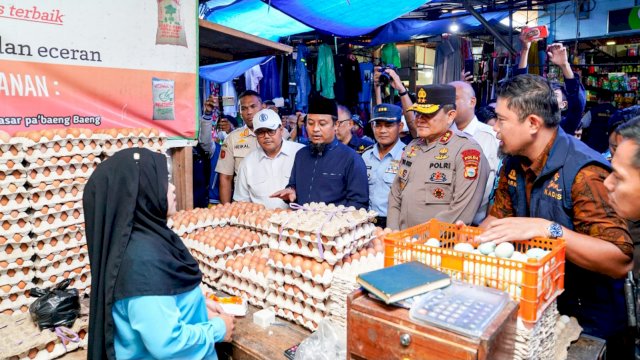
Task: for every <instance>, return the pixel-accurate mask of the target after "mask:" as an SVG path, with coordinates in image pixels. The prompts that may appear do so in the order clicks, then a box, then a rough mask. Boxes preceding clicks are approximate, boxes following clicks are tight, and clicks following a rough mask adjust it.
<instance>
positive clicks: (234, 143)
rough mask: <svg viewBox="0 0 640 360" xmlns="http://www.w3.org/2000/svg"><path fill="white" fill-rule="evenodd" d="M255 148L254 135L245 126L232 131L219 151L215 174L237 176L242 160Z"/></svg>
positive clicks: (256, 143) (255, 139)
mask: <svg viewBox="0 0 640 360" xmlns="http://www.w3.org/2000/svg"><path fill="white" fill-rule="evenodd" d="M257 148H258V140H257V138H256V135H255V134H254V133H253V131H251V130H250V129H249V128H248V127H247V126H246V125H245V126H243V127H241V128H238V129H236V130H234V131H232V132H231V134H229V136H227V138H226V139H225V140H224V143H223V144H222V148H221V149H220V157H219V159H218V164H217V165H216V172H218V173H220V174H224V175H238V169H239V168H240V162H241V161H242V159H244V158H245V157H246V156H247V155H249V153H251V152H252V151H253V150H255V149H257Z"/></svg>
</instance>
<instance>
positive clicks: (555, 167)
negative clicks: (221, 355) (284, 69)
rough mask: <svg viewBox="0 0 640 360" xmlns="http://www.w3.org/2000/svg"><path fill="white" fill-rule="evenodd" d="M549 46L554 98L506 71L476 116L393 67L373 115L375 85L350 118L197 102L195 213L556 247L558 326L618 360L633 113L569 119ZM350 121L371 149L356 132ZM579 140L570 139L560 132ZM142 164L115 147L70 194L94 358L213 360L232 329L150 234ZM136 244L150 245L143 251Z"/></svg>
mask: <svg viewBox="0 0 640 360" xmlns="http://www.w3.org/2000/svg"><path fill="white" fill-rule="evenodd" d="M522 51H523V52H522V54H523V55H526V52H527V51H528V46H526V41H525V46H523V50H522ZM548 51H549V59H550V61H551V62H552V63H553V64H555V65H556V66H558V67H559V68H560V69H561V70H562V72H563V74H564V78H565V82H564V85H559V84H557V83H554V82H551V81H549V80H547V79H546V78H544V77H541V76H538V75H531V74H527V64H526V61H525V60H523V61H521V62H520V63H519V67H518V70H517V71H516V75H515V76H513V77H511V78H508V79H505V80H504V81H502V83H501V85H500V86H499V89H498V91H497V98H496V101H495V106H488V107H482V108H478V106H477V99H476V96H475V93H474V90H473V87H472V86H470V84H469V83H468V82H466V81H455V82H452V83H450V84H436V85H425V86H418V87H417V88H416V91H415V94H410V93H409V91H408V90H407V89H406V88H405V86H404V84H403V83H402V81H401V80H400V78H399V76H398V74H396V73H395V71H394V70H392V69H385V70H384V72H385V73H386V74H387V75H388V76H389V79H390V82H389V83H390V86H391V87H392V88H393V89H394V90H395V91H396V92H397V95H398V97H399V99H400V101H399V102H398V103H396V104H392V103H385V102H382V100H381V96H380V94H381V92H380V88H379V86H376V87H375V93H376V105H375V106H374V107H373V110H372V116H371V119H370V120H369V121H368V122H367V123H363V121H362V120H361V119H360V118H359V117H357V116H355V115H352V114H351V112H350V111H349V109H348V108H347V107H344V106H341V105H340V104H337V103H336V102H335V101H333V100H330V99H326V98H324V97H322V96H319V95H315V96H311V97H310V99H309V102H308V108H307V109H305V110H306V112H304V113H303V112H302V111H299V112H297V113H296V114H295V115H290V116H280V115H279V114H278V111H279V109H278V108H277V107H276V106H275V104H274V103H272V102H268V101H263V99H261V98H260V95H259V94H258V93H256V92H254V91H246V92H244V93H242V94H240V96H239V110H240V117H241V120H242V123H243V124H242V126H239V123H238V121H237V120H236V119H235V118H232V117H222V118H220V120H219V121H218V123H217V124H213V123H212V121H211V115H212V112H213V110H214V105H215V99H213V98H210V99H208V100H207V101H206V102H205V104H204V106H203V116H202V120H201V125H200V126H201V132H200V139H199V145H198V147H197V150H196V151H198V152H202V153H204V156H203V158H205V159H206V160H205V162H206V163H207V166H210V167H211V173H212V174H213V176H211V179H210V181H209V184H208V186H207V188H208V189H209V190H210V191H207V192H206V194H204V195H202V197H204V198H206V200H205V201H204V204H203V206H207V205H208V204H209V203H210V202H211V203H215V202H220V203H229V202H231V201H250V202H254V203H261V204H264V205H265V206H266V207H268V208H287V207H289V205H290V204H292V203H299V204H305V203H309V202H324V203H331V204H335V205H345V206H353V207H356V208H364V209H371V210H374V211H376V212H377V214H378V217H377V219H376V222H377V223H378V225H379V226H382V227H388V228H390V229H392V230H401V229H406V228H408V227H411V226H414V225H417V224H421V223H424V222H426V221H428V220H429V219H438V220H441V221H444V222H449V223H456V224H457V225H458V226H460V227H463V226H469V225H473V226H479V227H480V228H483V229H484V230H485V231H484V232H483V233H482V235H480V236H477V237H476V240H477V241H480V242H494V243H500V242H505V241H518V240H528V239H531V238H534V237H547V238H563V239H564V241H565V242H566V260H567V261H566V267H565V281H564V284H565V291H564V293H563V294H561V295H560V296H559V298H558V309H559V311H560V313H562V314H566V315H570V316H574V317H576V318H577V319H578V322H579V324H580V326H582V328H583V331H584V333H586V334H590V335H594V336H597V337H600V338H602V339H605V340H606V341H607V349H608V350H607V352H608V357H609V358H614V359H628V358H633V354H634V334H633V332H632V331H631V330H630V329H629V327H628V318H627V304H625V298H624V279H625V278H626V277H627V276H628V274H629V273H630V272H631V271H632V269H633V268H634V266H633V260H634V256H633V255H634V242H633V240H632V239H633V237H632V234H634V235H635V234H637V233H638V229H640V226H639V225H638V223H637V221H639V220H640V207H639V206H638V205H637V204H638V203H640V198H639V197H640V117H637V118H633V117H634V116H633V115H634V114H636V112H640V111H638V109H637V107H636V108H631V109H626V110H624V111H614V110H615V109H612V108H611V107H599V108H597V109H598V110H595V111H594V110H592V111H591V115H590V116H583V112H584V109H585V96H584V87H583V86H582V84H581V82H580V77H579V75H578V74H575V73H573V71H572V70H571V67H570V66H569V64H568V62H567V54H566V49H565V48H564V47H563V46H562V45H560V44H553V45H551V46H550V47H549V49H548ZM522 58H523V59H526V56H522ZM379 75H380V71H377V72H376V75H375V76H374V83H375V84H377V83H378V81H377V79H378V77H379ZM412 95H413V96H412ZM602 109H604V110H602ZM605 113H606V114H610V115H611V116H604V115H602V114H605ZM213 126H215V128H216V130H217V131H215V132H212V129H213ZM367 126H370V127H371V130H372V134H373V139H370V138H368V137H366V136H364V130H365V128H366V127H367ZM583 127H584V128H585V129H589V131H585V133H583V136H585V135H588V136H585V137H584V138H583V139H582V140H584V141H582V140H580V139H579V138H578V137H576V136H575V134H576V132H579V130H580V129H581V128H583ZM603 129H604V130H603ZM603 131H604V139H606V141H607V146H606V147H603V146H602V141H603V140H602V138H603V134H602V132H603ZM212 134H215V138H213V139H212ZM595 137H597V138H598V139H597V140H593V139H595ZM589 139H591V141H590V140H589ZM603 151H606V152H605V153H604V154H603ZM156 155H157V154H155V155H154V154H153V153H151V152H148V151H144V150H127V151H122V152H120V153H118V154H116V155H115V156H114V157H113V158H112V159H109V160H108V161H106V162H105V163H104V164H103V165H101V166H100V167H98V169H97V170H96V172H95V173H94V174H93V176H92V177H91V179H90V181H89V183H88V185H87V187H86V190H85V194H84V208H85V214H86V215H85V219H86V220H85V221H86V228H87V241H88V244H89V256H90V260H91V266H92V273H93V277H94V278H95V279H97V280H96V281H99V283H100V285H99V286H98V285H97V286H96V287H95V288H94V289H95V290H94V291H93V292H92V300H91V318H92V321H91V322H90V337H89V339H90V341H91V343H90V347H89V351H90V352H91V354H92V357H93V358H106V357H109V358H113V357H114V355H115V356H116V357H117V358H137V357H151V356H153V357H160V358H202V357H205V358H215V357H216V355H215V350H214V349H213V344H214V343H215V342H219V341H223V340H229V339H230V338H231V336H232V334H233V327H234V323H233V318H232V317H230V316H228V315H226V314H224V313H222V312H221V309H220V308H219V307H216V305H215V303H212V302H211V301H210V300H206V299H205V298H204V297H203V295H202V293H201V292H200V290H199V289H198V288H197V287H198V284H199V283H200V281H201V274H200V272H199V270H198V266H197V263H196V262H195V260H194V259H193V258H192V257H191V255H190V254H189V252H188V251H187V249H186V248H185V246H184V244H182V242H181V241H180V239H179V238H178V237H177V236H176V235H175V234H174V233H173V232H171V230H169V229H168V228H167V226H166V221H165V220H164V219H166V217H167V216H168V215H170V214H171V213H172V212H173V211H175V205H174V200H173V199H174V194H173V190H172V186H171V184H170V183H169V182H168V173H167V168H166V162H165V161H164V160H162V157H161V156H160V155H157V156H156ZM209 159H210V161H209ZM196 169H199V170H196V172H198V171H201V172H202V171H205V170H202V168H196ZM197 176H198V174H197V173H196V174H194V177H197ZM110 189H111V190H110ZM196 204H198V199H196ZM152 237H153V238H154V239H155V238H158V239H162V241H159V242H158V241H155V240H154V242H153V243H154V244H155V245H152V246H150V245H149V244H150V243H152V241H150V240H149V239H151V238H152ZM156 243H159V244H156ZM637 259H638V257H636V260H637ZM636 270H637V268H636ZM149 308H156V309H160V310H161V311H156V312H149V311H146V309H149ZM160 317H161V319H160ZM167 354H168V355H167Z"/></svg>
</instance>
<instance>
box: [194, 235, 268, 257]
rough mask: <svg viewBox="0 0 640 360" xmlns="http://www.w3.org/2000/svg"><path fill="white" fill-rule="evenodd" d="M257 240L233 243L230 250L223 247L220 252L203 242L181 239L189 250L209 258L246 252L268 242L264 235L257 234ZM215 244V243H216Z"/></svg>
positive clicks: (227, 247)
mask: <svg viewBox="0 0 640 360" xmlns="http://www.w3.org/2000/svg"><path fill="white" fill-rule="evenodd" d="M258 235H259V236H258V238H257V239H253V240H252V241H251V242H246V241H245V242H244V243H243V244H242V245H240V244H237V243H235V244H234V246H233V247H232V248H230V247H229V246H227V245H225V248H224V250H220V249H219V248H216V247H215V246H211V245H209V244H206V243H203V242H199V241H196V240H192V239H189V238H183V241H184V243H185V245H186V246H187V247H188V248H190V249H194V250H196V251H198V252H200V253H202V254H205V255H207V256H209V257H218V256H221V255H224V254H229V253H231V252H239V251H242V250H246V249H250V248H255V247H258V246H260V245H266V244H267V242H268V238H267V236H266V235H261V234H258ZM216 244H217V243H216Z"/></svg>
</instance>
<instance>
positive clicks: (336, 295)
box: [328, 273, 360, 328]
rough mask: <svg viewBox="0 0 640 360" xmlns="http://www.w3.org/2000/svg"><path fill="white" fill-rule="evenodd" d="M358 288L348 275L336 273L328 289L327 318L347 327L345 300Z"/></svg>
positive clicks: (357, 284) (358, 285)
mask: <svg viewBox="0 0 640 360" xmlns="http://www.w3.org/2000/svg"><path fill="white" fill-rule="evenodd" d="M359 288H360V284H359V283H357V282H356V281H355V279H353V278H352V276H351V275H350V274H343V273H336V275H335V277H334V278H333V283H332V284H331V287H330V288H329V300H330V301H329V306H328V308H329V318H330V319H331V320H332V321H335V322H336V323H337V324H339V325H342V326H343V327H345V328H346V327H347V298H348V297H349V294H351V293H352V292H354V291H355V290H357V289H359Z"/></svg>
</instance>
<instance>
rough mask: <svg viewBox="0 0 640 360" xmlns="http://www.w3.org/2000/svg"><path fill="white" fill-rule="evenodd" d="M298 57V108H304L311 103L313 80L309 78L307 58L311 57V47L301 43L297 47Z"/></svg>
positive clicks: (296, 75)
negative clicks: (310, 94)
mask: <svg viewBox="0 0 640 360" xmlns="http://www.w3.org/2000/svg"><path fill="white" fill-rule="evenodd" d="M297 52H298V57H297V58H296V72H295V77H296V87H297V90H298V92H297V94H296V109H298V110H304V109H306V108H307V106H308V105H309V93H310V92H311V80H309V71H308V69H307V58H308V57H309V49H308V48H307V47H306V46H305V45H304V44H300V45H298V48H297Z"/></svg>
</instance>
